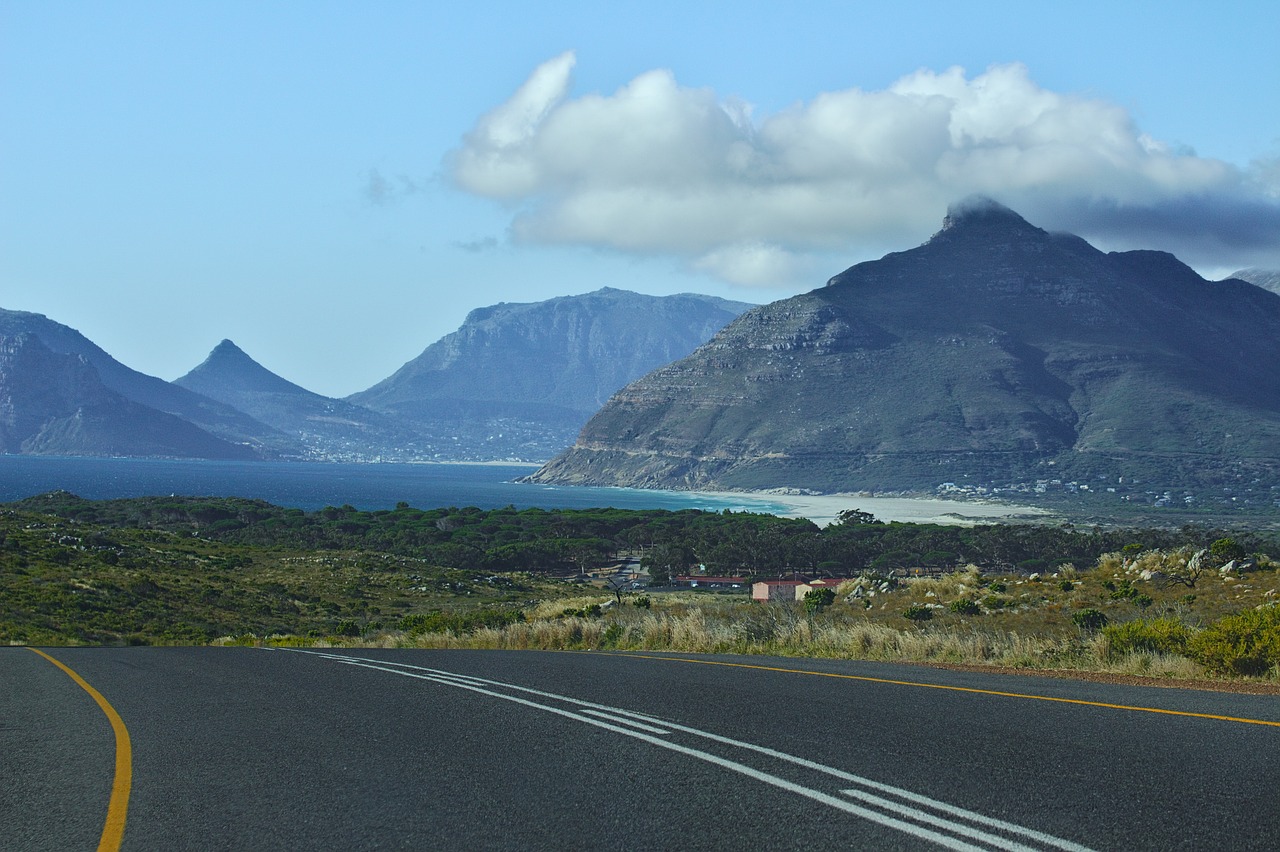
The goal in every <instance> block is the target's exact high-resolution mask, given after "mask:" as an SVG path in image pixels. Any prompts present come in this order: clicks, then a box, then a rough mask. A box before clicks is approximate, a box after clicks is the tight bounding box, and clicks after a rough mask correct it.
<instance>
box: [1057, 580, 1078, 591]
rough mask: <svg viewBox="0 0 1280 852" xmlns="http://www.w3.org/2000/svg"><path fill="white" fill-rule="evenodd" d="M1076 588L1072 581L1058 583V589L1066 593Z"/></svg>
mask: <svg viewBox="0 0 1280 852" xmlns="http://www.w3.org/2000/svg"><path fill="white" fill-rule="evenodd" d="M1075 587H1076V586H1075V583H1072V582H1071V581H1070V580H1061V581H1059V582H1058V588H1059V589H1062V591H1064V592H1069V591H1071V590H1072V589H1074V588H1075Z"/></svg>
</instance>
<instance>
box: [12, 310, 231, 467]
mask: <svg viewBox="0 0 1280 852" xmlns="http://www.w3.org/2000/svg"><path fill="white" fill-rule="evenodd" d="M0 452H4V453H26V454H33V455H72V456H169V457H179V458H208V459H250V458H254V457H255V456H254V453H253V452H252V451H251V450H250V449H249V448H247V447H244V446H236V445H233V444H230V443H228V442H226V441H223V440H220V439H218V438H215V437H214V436H213V435H210V434H209V433H207V432H205V431H204V430H202V429H200V428H198V427H196V426H194V425H193V424H191V423H188V422H187V421H185V420H182V419H180V418H178V417H175V416H173V415H171V414H166V413H164V412H160V411H156V410H155V409H153V408H149V407H147V406H145V405H142V404H140V403H137V402H134V401H132V400H129V399H126V398H125V397H124V396H122V395H121V394H119V393H116V392H115V391H113V390H111V389H110V388H108V387H107V386H106V385H104V384H103V383H102V381H101V379H100V377H99V376H98V372H97V370H96V369H95V368H94V367H93V365H92V364H90V363H89V361H88V359H86V358H85V357H83V356H80V355H69V354H61V353H57V352H54V351H53V350H51V349H49V347H47V346H45V345H44V343H43V342H42V341H41V340H40V339H38V338H36V337H35V336H33V335H30V334H18V335H13V336H4V335H0Z"/></svg>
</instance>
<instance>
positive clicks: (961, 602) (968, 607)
mask: <svg viewBox="0 0 1280 852" xmlns="http://www.w3.org/2000/svg"><path fill="white" fill-rule="evenodd" d="M947 607H948V609H950V610H951V611H952V612H954V613H955V614H956V615H977V614H978V613H980V612H982V607H980V606H978V603H977V601H971V600H969V599H968V598H957V599H956V600H953V601H952V602H951V603H949V604H947Z"/></svg>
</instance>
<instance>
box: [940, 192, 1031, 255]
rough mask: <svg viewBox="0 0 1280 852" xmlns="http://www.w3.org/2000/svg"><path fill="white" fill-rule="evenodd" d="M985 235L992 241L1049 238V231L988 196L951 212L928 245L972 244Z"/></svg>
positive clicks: (955, 206) (962, 203) (969, 200)
mask: <svg viewBox="0 0 1280 852" xmlns="http://www.w3.org/2000/svg"><path fill="white" fill-rule="evenodd" d="M983 235H985V236H987V237H989V238H1005V237H1016V236H1038V237H1044V236H1047V234H1046V233H1045V231H1043V230H1041V229H1040V228H1037V227H1036V226H1034V225H1032V224H1031V223H1030V222H1028V221H1027V220H1026V219H1023V218H1022V217H1021V216H1019V215H1018V214H1017V213H1015V212H1014V211H1012V210H1010V209H1009V208H1008V207H1005V206H1004V205H1003V204H1001V203H1000V202H998V201H996V200H994V199H992V198H988V197H987V196H985V195H971V196H969V197H968V198H965V199H963V200H962V201H957V202H955V203H954V204H952V205H951V206H949V207H948V208H947V215H946V216H945V217H943V220H942V230H940V231H938V232H937V233H936V234H934V235H933V236H932V237H931V238H930V239H929V242H928V243H926V245H928V244H934V243H950V242H956V241H959V242H964V243H972V242H974V241H976V240H978V239H980V238H981V236H983Z"/></svg>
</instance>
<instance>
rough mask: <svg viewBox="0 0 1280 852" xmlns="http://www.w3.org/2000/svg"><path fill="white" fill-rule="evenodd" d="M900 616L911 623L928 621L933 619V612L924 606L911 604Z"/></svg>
mask: <svg viewBox="0 0 1280 852" xmlns="http://www.w3.org/2000/svg"><path fill="white" fill-rule="evenodd" d="M902 614H903V615H904V616H906V617H907V618H909V619H910V620H912V621H928V620H929V619H931V618H933V610H931V609H929V607H927V606H925V605H924V604H912V605H911V606H909V607H907V608H906V609H905V610H903V612H902Z"/></svg>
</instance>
